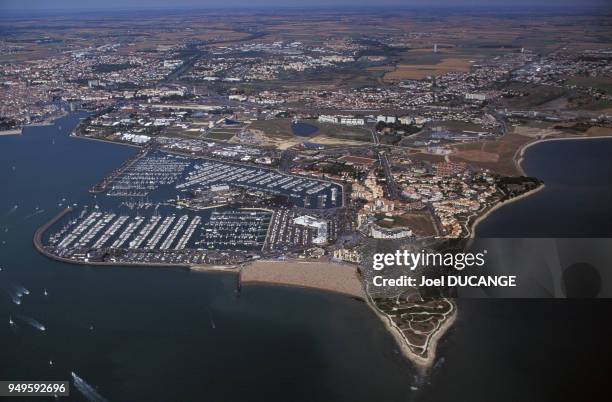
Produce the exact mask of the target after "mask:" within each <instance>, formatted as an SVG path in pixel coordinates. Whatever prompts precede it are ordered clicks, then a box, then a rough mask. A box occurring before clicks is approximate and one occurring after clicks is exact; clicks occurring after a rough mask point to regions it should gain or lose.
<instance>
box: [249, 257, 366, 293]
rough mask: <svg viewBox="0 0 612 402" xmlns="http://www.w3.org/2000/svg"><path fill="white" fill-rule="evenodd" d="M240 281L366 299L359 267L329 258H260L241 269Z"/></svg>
mask: <svg viewBox="0 0 612 402" xmlns="http://www.w3.org/2000/svg"><path fill="white" fill-rule="evenodd" d="M238 282H239V287H241V286H242V285H249V284H259V285H262V284H263V285H275V286H290V287H298V288H303V289H313V290H319V291H325V292H330V293H336V294H341V295H344V296H348V297H351V298H356V299H360V300H363V301H365V300H366V299H367V293H366V292H365V289H364V287H363V282H362V281H361V279H360V278H359V275H358V273H357V268H356V267H353V266H350V265H341V264H335V263H332V262H328V261H324V262H323V261H317V262H307V261H297V260H285V261H269V260H257V261H254V262H252V263H251V264H248V265H245V266H243V267H242V268H241V269H240V274H239V278H238Z"/></svg>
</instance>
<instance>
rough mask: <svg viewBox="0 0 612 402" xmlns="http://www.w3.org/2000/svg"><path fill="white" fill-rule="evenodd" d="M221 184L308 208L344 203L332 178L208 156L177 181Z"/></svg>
mask: <svg viewBox="0 0 612 402" xmlns="http://www.w3.org/2000/svg"><path fill="white" fill-rule="evenodd" d="M219 186H230V187H239V188H243V189H248V190H254V191H263V192H266V193H269V194H274V195H281V196H285V197H288V199H289V200H290V201H291V202H292V203H294V204H296V205H298V206H300V207H304V208H309V209H328V208H337V207H341V206H342V197H341V196H339V195H340V194H341V192H342V188H341V186H340V185H338V184H335V183H332V182H330V181H325V180H319V179H313V178H308V177H301V176H296V175H288V174H285V173H281V172H278V171H274V170H270V169H263V168H257V167H255V166H248V165H239V164H234V163H227V162H220V161H212V160H206V161H203V162H196V163H195V164H194V166H193V169H192V170H191V171H190V172H189V173H187V174H186V176H185V178H184V179H183V180H182V181H181V182H180V183H179V184H177V185H176V189H177V190H183V191H184V190H192V191H193V190H196V189H211V188H213V189H214V188H218V187H219Z"/></svg>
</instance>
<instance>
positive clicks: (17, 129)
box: [0, 128, 21, 137]
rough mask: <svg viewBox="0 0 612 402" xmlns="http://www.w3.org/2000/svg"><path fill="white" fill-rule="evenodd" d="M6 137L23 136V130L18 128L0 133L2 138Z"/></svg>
mask: <svg viewBox="0 0 612 402" xmlns="http://www.w3.org/2000/svg"><path fill="white" fill-rule="evenodd" d="M4 135H21V129H20V128H16V129H13V130H3V131H0V137H1V136H4Z"/></svg>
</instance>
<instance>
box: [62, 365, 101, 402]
mask: <svg viewBox="0 0 612 402" xmlns="http://www.w3.org/2000/svg"><path fill="white" fill-rule="evenodd" d="M70 374H71V375H72V382H74V386H75V388H76V389H78V390H79V392H80V393H81V394H83V396H84V397H85V398H86V399H87V400H88V401H89V402H108V400H107V399H105V398H103V397H102V395H100V394H99V393H98V392H97V391H96V389H95V388H94V387H92V386H91V385H89V384H87V383H86V382H85V380H83V379H82V378H81V377H79V376H78V375H76V373H75V372H74V371H73V372H71V373H70Z"/></svg>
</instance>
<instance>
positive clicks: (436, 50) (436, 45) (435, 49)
mask: <svg viewBox="0 0 612 402" xmlns="http://www.w3.org/2000/svg"><path fill="white" fill-rule="evenodd" d="M434 53H438V44H437V43H434Z"/></svg>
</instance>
